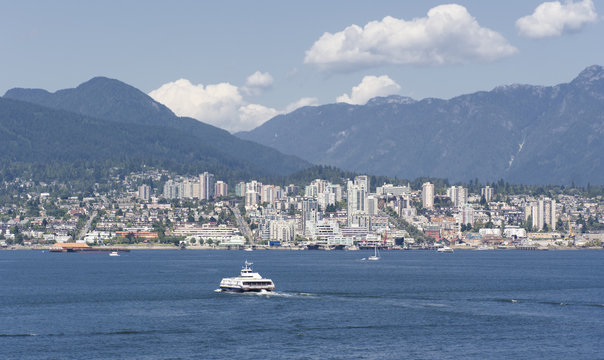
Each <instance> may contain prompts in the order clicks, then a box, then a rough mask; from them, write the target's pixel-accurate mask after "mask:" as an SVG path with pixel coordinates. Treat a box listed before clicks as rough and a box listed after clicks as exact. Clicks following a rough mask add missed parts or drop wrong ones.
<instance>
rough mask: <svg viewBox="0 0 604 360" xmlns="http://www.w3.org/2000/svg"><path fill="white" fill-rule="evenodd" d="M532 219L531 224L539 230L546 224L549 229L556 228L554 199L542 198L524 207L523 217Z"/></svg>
mask: <svg viewBox="0 0 604 360" xmlns="http://www.w3.org/2000/svg"><path fill="white" fill-rule="evenodd" d="M529 216H530V217H531V219H532V222H531V226H532V227H533V228H535V229H537V231H541V230H543V229H544V228H545V226H546V225H547V228H548V229H549V230H556V221H557V218H556V200H552V199H548V198H542V199H539V200H538V201H537V202H532V203H530V204H528V205H527V206H526V207H525V212H524V217H525V220H528V218H529Z"/></svg>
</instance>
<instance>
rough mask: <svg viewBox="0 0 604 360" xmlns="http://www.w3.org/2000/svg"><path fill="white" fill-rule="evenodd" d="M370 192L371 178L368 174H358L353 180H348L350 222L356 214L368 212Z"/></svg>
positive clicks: (349, 222)
mask: <svg viewBox="0 0 604 360" xmlns="http://www.w3.org/2000/svg"><path fill="white" fill-rule="evenodd" d="M368 192H369V178H368V177H367V176H366V175H362V176H357V177H356V178H355V179H354V182H353V181H350V180H349V181H348V184H347V187H346V193H347V201H348V211H347V213H348V224H351V223H352V218H353V217H354V215H356V214H364V215H367V214H368V206H367V193H368Z"/></svg>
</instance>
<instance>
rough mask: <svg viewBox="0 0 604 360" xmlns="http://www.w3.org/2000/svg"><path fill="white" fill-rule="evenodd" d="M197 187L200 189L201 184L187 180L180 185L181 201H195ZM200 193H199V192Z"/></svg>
mask: <svg viewBox="0 0 604 360" xmlns="http://www.w3.org/2000/svg"><path fill="white" fill-rule="evenodd" d="M195 187H199V183H196V182H193V181H191V180H188V179H187V180H185V181H183V182H182V183H180V189H179V191H178V194H179V195H180V198H181V199H193V198H194V195H195ZM197 193H199V191H197Z"/></svg>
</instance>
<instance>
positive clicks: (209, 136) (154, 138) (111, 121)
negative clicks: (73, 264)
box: [0, 77, 311, 176]
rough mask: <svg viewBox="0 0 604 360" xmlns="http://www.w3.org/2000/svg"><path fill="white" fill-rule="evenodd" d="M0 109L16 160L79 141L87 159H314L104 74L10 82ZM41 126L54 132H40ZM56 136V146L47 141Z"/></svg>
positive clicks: (276, 164)
mask: <svg viewBox="0 0 604 360" xmlns="http://www.w3.org/2000/svg"><path fill="white" fill-rule="evenodd" d="M9 99H11V100H9ZM14 100H18V101H14ZM32 104H36V106H33V105H32ZM51 109H55V110H54V111H52V110H51ZM0 110H2V111H3V112H2V113H3V115H2V118H0V121H1V124H2V130H3V132H4V133H5V134H4V135H5V139H6V138H8V139H11V140H12V142H11V143H12V144H13V145H14V146H12V147H11V148H10V149H8V148H7V149H5V151H3V154H4V156H5V157H6V156H11V155H10V154H13V151H15V152H16V153H14V155H12V156H13V158H15V159H21V160H26V159H29V160H28V161H34V160H36V159H37V160H39V161H44V159H46V158H47V157H50V158H53V159H59V160H60V159H67V160H69V161H73V160H74V159H76V158H77V156H74V154H73V153H70V152H67V153H68V154H70V156H68V157H65V156H63V155H66V154H67V153H65V151H66V149H76V148H77V149H79V153H80V155H81V158H82V159H88V160H102V161H107V160H110V159H125V158H136V159H137V160H145V159H146V160H154V161H157V160H161V161H170V162H172V163H177V164H183V165H187V164H192V163H196V164H197V165H198V167H203V166H204V164H207V166H208V170H209V171H213V170H214V169H221V168H222V169H227V168H230V169H233V171H236V172H241V171H246V172H247V173H248V174H257V175H268V176H275V175H288V174H290V173H292V172H295V171H298V170H301V169H305V168H308V167H310V166H311V164H310V163H308V162H306V161H303V160H301V159H299V158H297V157H295V156H291V155H283V154H281V153H279V152H278V151H276V150H274V149H272V148H269V147H266V146H264V145H260V144H257V143H254V142H251V141H246V140H241V139H239V138H237V137H235V136H233V135H231V134H229V133H228V132H227V131H225V130H222V129H219V128H217V127H214V126H211V125H208V124H205V123H202V122H200V121H197V120H195V119H191V118H183V117H177V116H176V115H174V113H173V112H172V111H170V110H169V109H168V108H167V107H165V106H164V105H162V104H159V103H157V102H156V101H154V100H153V99H151V98H150V97H149V96H148V95H146V94H145V93H143V92H141V91H140V90H138V89H136V88H134V87H132V86H130V85H127V84H124V83H122V82H120V81H118V80H114V79H108V78H104V77H97V78H93V79H91V80H89V81H87V82H85V83H83V84H81V85H80V86H78V87H77V88H75V89H65V90H60V91H57V92H55V93H50V92H48V91H46V90H41V89H19V88H15V89H11V90H9V91H7V93H6V94H5V95H4V99H3V101H2V102H0ZM56 110H62V111H56ZM7 117H8V118H7ZM11 120H12V121H11ZM21 120H22V121H21ZM40 128H42V129H47V130H49V131H48V132H39V131H38V130H39V129H40ZM51 134H52V135H51ZM13 139H14V140H13ZM50 143H52V144H55V145H54V146H52V147H51V146H48V144H50ZM5 145H6V144H5ZM19 149H21V150H19ZM109 149H111V151H109ZM24 150H26V151H24ZM28 153H29V155H27V154H28ZM33 154H38V155H39V156H38V155H36V156H34V155H33ZM44 155H46V156H44ZM96 155H98V157H97V156H96Z"/></svg>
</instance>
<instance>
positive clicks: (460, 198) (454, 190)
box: [447, 186, 468, 207]
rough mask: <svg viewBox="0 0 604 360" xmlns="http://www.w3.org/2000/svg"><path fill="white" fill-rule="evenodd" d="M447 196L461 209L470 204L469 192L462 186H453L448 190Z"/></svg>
mask: <svg viewBox="0 0 604 360" xmlns="http://www.w3.org/2000/svg"><path fill="white" fill-rule="evenodd" d="M447 196H449V198H450V199H451V202H453V206H454V207H460V206H463V205H465V204H466V203H467V202H468V191H467V190H466V188H464V187H462V186H451V187H450V188H449V189H447Z"/></svg>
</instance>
